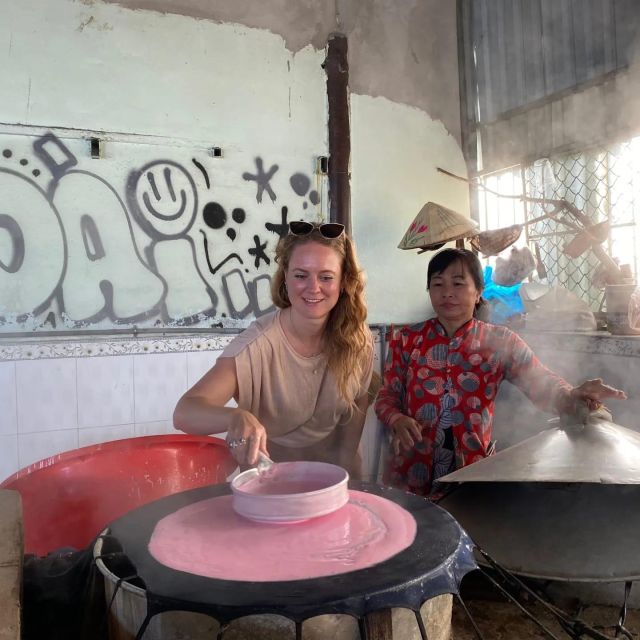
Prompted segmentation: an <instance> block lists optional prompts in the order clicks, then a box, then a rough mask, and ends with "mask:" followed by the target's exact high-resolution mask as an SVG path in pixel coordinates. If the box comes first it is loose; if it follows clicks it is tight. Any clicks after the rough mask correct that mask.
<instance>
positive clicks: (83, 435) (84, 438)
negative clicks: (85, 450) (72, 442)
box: [78, 424, 135, 447]
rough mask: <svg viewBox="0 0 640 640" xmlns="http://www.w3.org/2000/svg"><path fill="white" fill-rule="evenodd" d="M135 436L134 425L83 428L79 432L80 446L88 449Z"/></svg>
mask: <svg viewBox="0 0 640 640" xmlns="http://www.w3.org/2000/svg"><path fill="white" fill-rule="evenodd" d="M134 435H135V432H134V428H133V425H132V424H119V425H112V426H109V427H89V428H87V427H81V428H80V430H79V431H78V446H79V447H88V446H89V445H92V444H99V443H100V442H111V440H122V439H124V438H133V436H134Z"/></svg>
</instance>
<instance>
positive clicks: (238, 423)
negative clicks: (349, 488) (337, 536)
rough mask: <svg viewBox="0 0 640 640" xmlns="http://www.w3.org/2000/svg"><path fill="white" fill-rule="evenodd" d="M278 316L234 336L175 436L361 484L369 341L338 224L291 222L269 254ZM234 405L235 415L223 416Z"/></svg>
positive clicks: (179, 410) (182, 404) (241, 459)
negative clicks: (321, 465)
mask: <svg viewBox="0 0 640 640" xmlns="http://www.w3.org/2000/svg"><path fill="white" fill-rule="evenodd" d="M276 262H277V264H278V270H277V272H276V274H275V276H274V277H273V280H272V289H271V293H272V297H273V301H274V304H275V306H276V307H277V310H276V311H274V312H273V313H269V314H267V315H265V316H262V317H261V318H259V319H258V320H256V321H255V322H253V323H252V324H251V325H250V326H249V328H247V329H246V330H245V331H244V332H243V333H241V334H240V335H239V336H238V337H236V338H235V339H234V340H233V342H232V343H231V344H230V345H229V346H228V347H227V348H226V349H225V350H224V351H223V353H222V355H221V356H220V357H219V358H218V360H217V362H216V364H215V366H214V367H213V368H212V369H211V370H210V371H209V372H208V373H206V374H205V375H204V376H203V378H202V379H201V380H200V381H199V382H197V383H196V384H195V385H194V386H193V387H192V388H191V389H190V390H189V391H187V392H186V393H185V394H184V396H183V397H182V398H181V399H180V401H179V402H178V405H177V406H176V410H175V413H174V424H175V426H176V428H178V429H181V430H182V431H185V432H187V433H192V434H210V433H222V432H225V431H226V432H227V442H228V443H229V446H230V447H231V450H232V452H233V454H234V457H235V458H236V460H237V461H238V463H239V464H241V465H252V464H255V463H256V462H257V460H258V456H259V452H262V453H264V454H266V455H268V456H269V457H271V458H272V459H273V460H275V461H279V462H280V461H286V460H322V461H326V462H333V463H336V464H340V465H341V466H343V467H345V468H346V469H348V470H349V471H350V473H352V474H353V475H355V476H357V475H358V471H359V469H358V464H359V463H358V456H357V449H358V444H359V442H360V437H361V434H362V428H363V425H364V419H365V413H366V408H367V404H368V394H367V392H368V388H369V383H370V380H371V374H372V368H373V340H372V337H371V333H370V331H369V329H368V327H367V324H366V315H367V312H366V307H365V304H364V297H363V291H364V279H363V274H362V271H361V270H360V268H359V266H358V262H357V259H356V254H355V249H354V246H353V243H352V241H351V239H350V238H349V237H348V236H347V234H346V233H345V231H344V226H343V225H340V224H338V223H325V224H313V223H310V222H305V221H297V222H291V223H290V225H289V233H288V235H286V236H285V237H283V238H282V239H281V240H280V242H279V243H278V247H277V249H276ZM231 398H235V400H236V402H237V404H238V406H237V408H232V407H226V406H225V405H226V404H227V402H228V401H229V400H230V399H231Z"/></svg>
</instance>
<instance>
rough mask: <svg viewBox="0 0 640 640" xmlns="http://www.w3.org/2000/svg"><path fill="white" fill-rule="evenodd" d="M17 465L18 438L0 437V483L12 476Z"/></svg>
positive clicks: (17, 467)
mask: <svg viewBox="0 0 640 640" xmlns="http://www.w3.org/2000/svg"><path fill="white" fill-rule="evenodd" d="M19 468H20V465H19V463H18V436H17V435H13V436H0V482H2V481H3V480H4V479H5V478H8V477H9V476H10V475H12V474H14V473H15V472H16V471H18V469H19Z"/></svg>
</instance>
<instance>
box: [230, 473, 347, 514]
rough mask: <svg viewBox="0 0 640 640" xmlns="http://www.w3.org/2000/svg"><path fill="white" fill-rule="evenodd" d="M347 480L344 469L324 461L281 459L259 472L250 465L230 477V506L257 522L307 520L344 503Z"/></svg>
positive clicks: (334, 509) (326, 512) (331, 510)
mask: <svg viewBox="0 0 640 640" xmlns="http://www.w3.org/2000/svg"><path fill="white" fill-rule="evenodd" d="M348 482H349V474H348V473H347V471H346V470H345V469H343V468H342V467H338V466H337V465H335V464H329V463H326V462H280V463H276V464H274V465H273V466H272V467H271V468H270V469H268V470H267V471H265V472H262V473H260V472H259V471H258V470H257V469H249V470H248V471H244V472H243V473H240V474H238V475H237V476H236V477H235V478H234V479H233V480H232V481H231V491H232V492H233V509H234V511H235V512H236V513H238V514H240V515H241V516H244V517H245V518H249V519H250V520H255V521H257V522H271V523H292V522H300V521H302V520H309V519H310V518H317V517H318V516H323V515H326V514H328V513H331V512H333V511H336V510H337V509H339V508H340V507H343V506H344V505H345V504H347V502H348V501H349V489H348V487H347V483H348Z"/></svg>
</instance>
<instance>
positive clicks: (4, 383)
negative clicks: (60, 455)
mask: <svg viewBox="0 0 640 640" xmlns="http://www.w3.org/2000/svg"><path fill="white" fill-rule="evenodd" d="M16 433H18V415H17V412H16V365H15V362H0V436H3V435H15V434H16ZM2 468H3V467H2V460H1V459H0V469H2Z"/></svg>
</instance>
